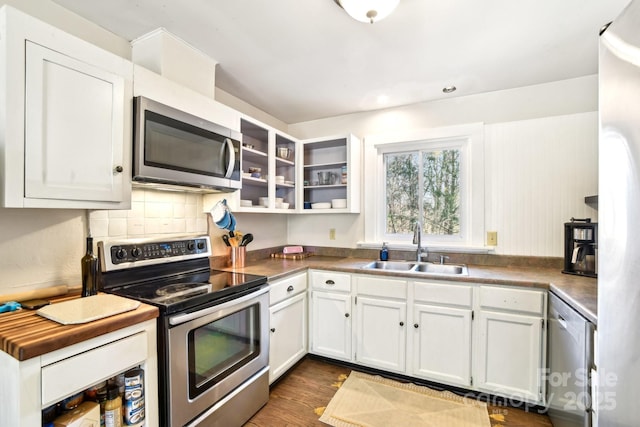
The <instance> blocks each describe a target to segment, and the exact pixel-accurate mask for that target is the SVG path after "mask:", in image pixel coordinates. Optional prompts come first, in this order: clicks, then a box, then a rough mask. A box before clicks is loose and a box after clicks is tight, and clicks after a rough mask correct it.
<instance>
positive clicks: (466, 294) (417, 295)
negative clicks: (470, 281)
mask: <svg viewBox="0 0 640 427" xmlns="http://www.w3.org/2000/svg"><path fill="white" fill-rule="evenodd" d="M414 299H415V300H416V301H420V302H426V303H431V304H441V305H455V306H459V307H469V308H471V305H472V304H473V288H472V287H471V286H465V285H459V284H453V283H451V284H446V283H423V282H415V287H414Z"/></svg>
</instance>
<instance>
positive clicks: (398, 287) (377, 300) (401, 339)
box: [353, 276, 407, 373]
mask: <svg viewBox="0 0 640 427" xmlns="http://www.w3.org/2000/svg"><path fill="white" fill-rule="evenodd" d="M354 287H355V289H356V298H355V308H356V309H355V333H354V336H353V339H354V342H355V362H356V363H360V364H363V365H367V366H371V367H374V368H379V369H384V370H387V371H394V372H400V373H404V372H405V366H406V350H405V349H406V343H407V302H406V297H407V282H406V281H405V280H397V279H387V278H379V277H372V276H354Z"/></svg>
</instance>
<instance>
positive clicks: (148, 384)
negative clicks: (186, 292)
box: [0, 295, 158, 427]
mask: <svg viewBox="0 0 640 427" xmlns="http://www.w3.org/2000/svg"><path fill="white" fill-rule="evenodd" d="M74 298H79V295H74V296H67V297H62V298H57V299H55V300H53V301H52V304H55V303H56V302H62V301H65V300H70V299H74ZM157 317H158V309H157V308H156V307H153V306H150V305H147V304H139V305H138V307H137V308H135V309H132V310H129V311H126V312H124V313H120V314H116V315H113V316H108V317H103V318H101V319H98V320H93V321H89V322H86V323H79V324H69V325H63V324H61V323H58V322H55V321H53V320H49V319H47V318H45V317H42V316H40V315H38V314H37V313H36V311H35V310H26V309H20V310H18V311H14V312H11V313H3V314H0V345H1V346H2V352H0V366H1V367H2V374H3V381H1V382H0V399H1V400H2V402H3V405H2V406H3V410H2V411H0V425H2V426H5V425H6V426H25V427H26V426H34V427H35V426H41V425H42V411H43V410H45V409H47V408H49V407H51V406H53V405H56V404H57V403H58V402H61V401H63V400H64V399H66V398H68V397H70V396H73V395H75V394H77V393H79V392H82V391H83V390H86V389H88V388H90V387H92V386H94V385H96V384H99V383H101V382H103V381H105V380H107V379H108V378H112V377H115V376H117V375H119V374H122V373H124V372H126V371H127V370H129V369H132V368H141V369H142V370H143V371H144V385H145V412H146V414H145V423H146V425H157V424H158V419H157V414H158V402H157V387H158V385H157V353H156V318H157ZM141 425H142V423H141Z"/></svg>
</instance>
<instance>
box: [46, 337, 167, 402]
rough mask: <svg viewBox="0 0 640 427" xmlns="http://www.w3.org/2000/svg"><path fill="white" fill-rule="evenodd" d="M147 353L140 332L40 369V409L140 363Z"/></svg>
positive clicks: (145, 343)
mask: <svg viewBox="0 0 640 427" xmlns="http://www.w3.org/2000/svg"><path fill="white" fill-rule="evenodd" d="M152 350H153V351H155V349H152ZM147 353H148V349H147V333H146V332H140V333H137V334H135V335H131V336H129V337H126V338H123V339H120V340H118V341H114V342H111V343H109V344H105V345H103V346H100V347H96V348H94V349H92V350H89V351H85V352H84V353H80V354H78V355H76V356H73V357H69V358H67V359H63V360H61V361H59V362H57V363H53V364H51V365H47V366H43V367H42V406H43V407H46V406H49V405H51V404H52V403H55V402H57V401H59V400H61V399H63V398H65V397H67V396H69V395H71V394H73V393H75V392H78V391H81V390H84V389H85V388H87V387H88V386H90V385H92V384H95V383H98V382H100V381H103V380H105V379H107V378H109V377H112V376H114V375H116V374H118V373H120V372H124V371H125V370H127V369H129V368H131V367H132V366H135V365H138V364H140V363H143V362H144V361H145V360H146V359H147Z"/></svg>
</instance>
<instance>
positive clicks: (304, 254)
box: [271, 252, 313, 259]
mask: <svg viewBox="0 0 640 427" xmlns="http://www.w3.org/2000/svg"><path fill="white" fill-rule="evenodd" d="M311 255H313V253H312V252H301V253H297V254H282V253H276V254H271V258H283V259H304V258H306V257H310V256H311Z"/></svg>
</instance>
